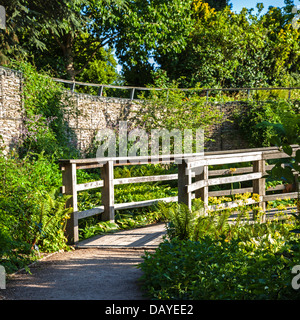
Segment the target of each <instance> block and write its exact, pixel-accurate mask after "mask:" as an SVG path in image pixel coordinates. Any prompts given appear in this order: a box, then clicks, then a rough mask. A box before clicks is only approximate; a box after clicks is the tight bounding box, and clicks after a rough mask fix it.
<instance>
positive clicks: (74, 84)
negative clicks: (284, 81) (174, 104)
mask: <svg viewBox="0 0 300 320" xmlns="http://www.w3.org/2000/svg"><path fill="white" fill-rule="evenodd" d="M53 80H54V81H56V82H59V83H63V84H65V85H67V87H69V88H70V90H71V91H72V92H75V91H76V88H78V87H79V88H82V87H92V88H96V92H97V96H99V97H102V96H103V95H104V93H105V89H116V90H119V91H120V90H121V91H124V90H125V91H128V94H127V98H128V99H130V100H134V99H135V97H136V96H137V93H138V92H139V91H162V90H166V91H168V90H169V91H172V90H180V91H184V92H197V93H198V94H201V95H202V96H205V97H206V100H207V101H208V100H209V97H210V95H211V94H216V93H220V92H226V93H229V92H230V93H234V92H243V96H245V98H246V99H250V98H251V96H252V94H253V92H257V91H270V92H272V91H274V92H276V91H284V92H286V94H285V97H286V98H287V99H291V95H292V92H293V91H295V92H298V90H299V89H300V87H263V88H247V87H245V88H155V87H135V86H120V85H109V84H98V83H88V82H80V81H71V80H65V79H58V78H53Z"/></svg>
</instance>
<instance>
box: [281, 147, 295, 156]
mask: <svg viewBox="0 0 300 320" xmlns="http://www.w3.org/2000/svg"><path fill="white" fill-rule="evenodd" d="M282 149H283V151H284V152H285V153H286V154H288V155H289V156H291V155H292V154H293V148H292V147H291V146H290V145H288V144H285V145H283V146H282Z"/></svg>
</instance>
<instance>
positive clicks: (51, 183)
mask: <svg viewBox="0 0 300 320" xmlns="http://www.w3.org/2000/svg"><path fill="white" fill-rule="evenodd" d="M0 181H1V183H0V230H1V233H0V243H1V245H0V263H1V264H2V265H4V266H5V267H6V268H7V271H8V272H10V271H13V270H16V269H18V268H19V267H22V266H24V265H26V263H27V262H28V259H32V258H34V256H35V255H36V253H37V249H39V250H40V251H43V252H47V251H48V252H49V251H50V252H51V251H56V250H59V249H65V248H67V246H66V238H65V236H64V228H65V224H66V219H67V218H68V215H69V213H70V210H69V209H67V208H65V202H66V197H64V196H62V195H61V194H59V193H58V191H57V189H58V187H59V186H60V185H61V173H60V170H59V168H58V165H57V164H56V162H55V160H54V159H53V158H51V159H49V158H47V157H45V156H44V155H43V154H39V155H36V154H28V155H27V156H26V157H24V158H23V159H20V158H19V157H18V156H17V155H16V154H11V155H8V156H6V157H4V156H3V155H2V156H1V157H0Z"/></svg>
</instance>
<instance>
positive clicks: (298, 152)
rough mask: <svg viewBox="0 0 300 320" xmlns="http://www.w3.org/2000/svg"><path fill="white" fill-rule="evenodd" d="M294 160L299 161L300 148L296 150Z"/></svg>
mask: <svg viewBox="0 0 300 320" xmlns="http://www.w3.org/2000/svg"><path fill="white" fill-rule="evenodd" d="M295 160H296V161H297V162H299V163H300V150H297V151H296V156H295Z"/></svg>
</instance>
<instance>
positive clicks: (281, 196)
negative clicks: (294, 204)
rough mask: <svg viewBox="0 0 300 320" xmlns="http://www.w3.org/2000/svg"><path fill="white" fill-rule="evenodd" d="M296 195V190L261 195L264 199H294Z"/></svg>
mask: <svg viewBox="0 0 300 320" xmlns="http://www.w3.org/2000/svg"><path fill="white" fill-rule="evenodd" d="M297 197H298V193H297V192H290V193H277V194H270V195H266V196H264V197H263V200H264V201H275V200H277V199H288V198H290V199H296V198H297Z"/></svg>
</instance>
